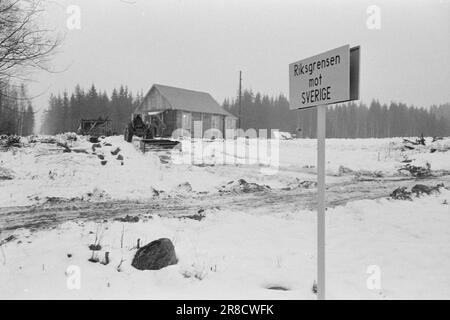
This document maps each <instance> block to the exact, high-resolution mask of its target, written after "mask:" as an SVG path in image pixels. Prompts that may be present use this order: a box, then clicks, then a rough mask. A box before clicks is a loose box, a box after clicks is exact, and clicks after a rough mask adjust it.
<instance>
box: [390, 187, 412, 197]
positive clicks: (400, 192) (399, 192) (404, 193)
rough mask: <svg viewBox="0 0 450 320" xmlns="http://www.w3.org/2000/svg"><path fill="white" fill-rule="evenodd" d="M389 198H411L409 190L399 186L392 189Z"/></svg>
mask: <svg viewBox="0 0 450 320" xmlns="http://www.w3.org/2000/svg"><path fill="white" fill-rule="evenodd" d="M390 196H391V198H393V199H396V200H411V192H410V191H408V190H407V188H406V187H399V188H397V189H395V190H394V191H392V193H391V195H390Z"/></svg>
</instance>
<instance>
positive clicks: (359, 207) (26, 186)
mask: <svg viewBox="0 0 450 320" xmlns="http://www.w3.org/2000/svg"><path fill="white" fill-rule="evenodd" d="M57 139H58V140H59V141H61V142H68V144H69V146H70V147H71V148H72V149H73V150H74V149H77V150H81V149H84V150H86V151H87V152H88V153H75V152H70V153H63V152H62V148H59V147H57V146H56V145H55V144H45V143H40V142H35V143H31V144H29V145H27V146H25V147H23V148H17V149H13V150H10V151H7V152H4V151H3V152H2V151H0V170H2V171H0V174H3V176H4V177H6V176H10V178H12V179H9V180H6V179H3V180H2V179H0V209H1V208H3V209H7V208H8V207H11V206H27V205H36V206H38V205H40V204H42V203H45V202H46V201H48V200H49V198H51V197H61V198H64V199H66V201H68V202H69V203H70V199H73V198H76V201H90V202H96V201H101V202H105V201H111V200H132V201H147V202H149V203H151V201H152V199H155V197H157V198H158V199H161V198H163V199H164V197H167V198H172V197H178V196H180V197H181V198H180V200H179V201H180V202H183V201H184V200H183V199H186V201H187V200H189V199H191V198H195V197H196V196H198V195H200V194H202V195H203V196H205V194H206V195H208V194H211V195H218V196H216V198H220V192H221V190H222V191H223V190H224V189H223V188H224V185H225V186H227V185H228V182H230V181H236V180H237V179H245V180H246V181H248V182H251V183H253V182H254V183H257V184H258V185H268V186H270V187H271V189H270V190H269V191H267V192H266V193H263V194H262V195H261V197H265V196H266V195H267V193H270V192H273V193H275V195H276V196H278V195H279V194H282V193H283V190H286V188H288V187H290V186H292V185H295V184H298V182H299V181H314V180H315V161H316V158H315V157H316V142H315V140H314V139H312V140H309V139H301V140H280V141H279V145H278V146H276V148H278V149H275V150H279V153H278V154H277V156H276V157H275V156H273V155H272V157H271V158H270V161H266V160H267V158H263V159H256V160H260V163H258V162H257V161H254V163H251V164H248V163H247V164H245V163H239V161H240V160H242V158H243V157H244V156H242V153H240V152H238V153H237V154H236V153H233V152H231V153H230V150H233V148H236V149H237V150H239V149H241V150H245V149H246V148H251V147H252V144H258V143H265V142H266V141H262V142H261V141H259V140H256V139H255V140H245V139H241V140H237V141H227V142H226V145H224V144H223V142H221V141H210V142H206V141H203V142H202V141H195V142H194V145H193V146H192V145H190V146H187V145H186V144H188V143H189V142H188V141H183V152H182V153H180V152H179V151H174V152H173V153H172V154H170V155H169V156H170V157H169V158H167V157H166V156H167V154H165V155H164V154H163V155H161V154H159V156H158V155H157V154H155V153H147V154H142V153H141V152H140V151H138V150H137V149H136V148H135V146H133V145H132V144H128V143H125V142H124V141H123V139H122V137H108V138H106V139H104V140H102V141H101V142H100V144H101V147H100V148H96V150H95V151H93V150H92V144H91V143H89V142H88V141H86V140H85V139H83V138H82V137H78V140H77V141H73V142H70V141H67V137H65V136H59V137H57ZM108 144H111V145H108ZM117 147H119V148H120V152H119V153H118V154H120V155H122V156H123V158H124V159H123V160H117V156H118V154H116V155H112V154H111V151H114V150H116V148H117ZM449 147H450V139H448V138H447V139H444V140H440V141H436V142H433V143H432V142H431V139H427V143H426V146H420V147H418V146H416V147H415V148H414V149H413V150H409V149H404V148H403V144H402V139H354V140H351V139H347V140H346V139H328V140H327V174H328V176H327V183H330V184H335V185H337V186H339V185H340V184H341V183H346V184H347V185H349V184H350V185H352V184H354V185H355V188H358V183H359V182H358V181H359V180H358V177H361V175H362V176H363V177H365V178H367V179H369V182H368V183H369V184H370V179H371V178H374V177H376V179H378V180H380V179H381V181H383V179H391V180H392V179H393V178H404V179H412V177H411V176H409V175H408V173H405V172H399V171H398V169H399V168H401V167H402V166H404V165H405V162H402V161H405V160H408V161H410V162H409V164H410V165H417V166H423V165H424V164H426V163H429V164H430V166H431V170H432V174H434V175H435V178H433V179H434V180H433V183H434V184H437V183H439V182H442V181H448V179H447V178H448V175H449V172H450V161H449V160H450V151H448V150H449ZM189 148H192V150H194V151H193V154H192V156H193V158H194V160H195V162H194V163H189V161H187V160H186V159H187V158H188V157H187V156H186V152H187V151H186V150H189ZM402 148H403V149H404V150H402ZM202 149H203V151H202V155H201V154H200V151H199V150H202ZM433 150H434V151H433ZM94 152H95V153H94ZM244 154H245V153H244ZM98 155H102V156H104V160H107V163H106V164H105V165H102V164H101V163H100V161H101V159H99V157H98ZM252 156H253V157H256V158H258V154H257V153H256V156H255V154H254V153H253V154H252V153H251V152H250V157H252ZM244 158H245V157H244ZM168 159H169V160H168ZM200 160H202V161H200ZM224 160H225V161H224ZM254 160H255V159H254ZM276 160H278V161H276ZM122 161H123V165H122ZM224 162H225V163H224ZM267 163H271V164H272V167H271V169H274V170H264V169H267V168H268V167H267ZM441 177H442V179H441ZM443 177H447V178H445V179H444V178H443ZM367 179H366V180H365V181H367ZM186 182H187V183H189V185H190V186H192V190H190V188H189V187H187V184H186ZM366 183H367V182H366ZM378 183H380V181H378ZM417 183H420V181H419V182H417ZM231 186H233V184H231ZM374 188H375V185H374ZM155 190H157V191H158V192H157V193H155ZM343 190H348V189H343ZM161 191H164V192H161ZM290 192H295V190H294V191H290ZM343 192H344V191H343ZM294 196H295V194H294ZM343 196H344V194H343ZM230 197H231V199H236V200H237V199H239V197H240V195H239V194H233V193H231V194H228V195H224V196H223V198H224V199H225V198H230ZM233 197H234V198H233ZM216 198H215V199H216ZM294 199H295V198H294ZM299 199H300V197H299ZM280 201H284V199H283V198H280ZM449 203H450V191H449V190H447V189H441V192H440V193H435V194H432V195H428V196H421V197H414V198H413V200H412V201H404V200H393V199H388V198H387V197H382V198H380V199H375V200H368V199H367V200H358V201H353V202H348V203H346V204H344V205H339V206H336V207H334V208H329V209H328V210H327V220H326V230H327V260H326V265H327V298H330V299H334V298H342V299H361V298H368V299H402V298H406V299H418V298H425V299H429V298H437V299H450V281H449V279H450V245H449V243H450V228H449V226H450V205H449ZM278 206H279V207H278V210H273V208H271V207H264V206H262V207H261V206H260V207H258V206H257V205H256V204H255V205H254V206H253V207H252V204H251V203H249V204H247V205H246V206H245V207H243V208H242V210H239V209H238V208H239V206H234V207H228V208H227V207H223V206H222V207H218V208H209V209H207V210H206V211H205V212H203V214H204V216H205V217H204V218H203V219H201V220H200V221H197V220H193V219H188V218H180V216H177V215H173V216H167V217H166V216H159V215H157V214H152V211H151V210H148V211H146V212H143V213H142V214H140V221H139V222H136V223H129V222H119V221H115V220H114V219H112V218H111V219H106V220H104V221H103V222H99V221H91V220H89V221H85V220H75V221H71V222H66V223H63V224H61V225H58V226H57V227H56V228H52V229H42V228H41V229H39V230H37V231H30V230H28V229H15V230H2V229H3V228H1V227H0V230H2V231H0V240H3V242H2V244H1V246H0V298H3V299H12V298H25V299H27V298H30V299H35V298H39V299H41V298H58V299H78V298H94V299H107V298H123V299H132V298H144V299H196V298H203V299H220V298H224V299H228V298H229V299H260V298H269V299H315V295H314V294H313V292H312V286H313V282H314V280H315V263H316V258H315V252H316V247H315V246H316V243H315V239H316V214H315V212H314V211H311V210H306V209H301V210H300V209H298V207H297V206H295V203H294V205H292V203H291V204H290V205H288V204H287V203H286V204H285V205H284V204H283V203H278ZM299 206H300V203H299ZM280 208H281V209H282V210H279V209H280ZM199 209H200V208H199ZM0 212H1V211H0ZM5 212H7V211H5ZM0 214H1V213H0ZM49 214H50V215H51V211H49ZM0 221H1V220H0ZM122 235H123V236H122ZM96 236H99V237H100V238H101V240H100V242H101V245H102V249H101V251H99V252H97V254H98V257H99V258H100V261H101V260H103V257H104V254H105V252H106V251H108V252H109V254H110V262H109V263H108V264H107V265H104V264H101V263H93V262H89V261H88V259H89V258H91V255H92V252H91V251H90V250H89V248H88V246H89V245H90V244H92V243H94V238H95V237H96ZM162 237H164V238H169V239H171V240H172V241H173V243H174V245H175V251H176V254H177V257H178V260H179V261H178V263H177V264H176V265H173V266H169V267H166V268H163V269H161V270H159V271H139V270H137V269H134V268H133V267H132V266H131V260H132V257H133V255H134V253H135V252H136V249H135V248H134V247H135V245H136V242H137V239H141V243H142V244H146V243H148V242H150V241H152V240H155V239H158V238H162ZM122 238H123V241H122V240H121V239H122ZM6 239H7V241H6ZM122 243H123V245H122ZM122 260H123V261H122ZM121 261H122V263H121ZM119 265H120V268H119V270H118V266H119ZM374 266H375V267H374ZM374 270H376V272H375V274H374V273H373V272H374ZM378 271H379V275H380V277H379V280H380V282H379V283H380V288H373V287H371V286H370V285H369V286H368V285H367V283H368V282H370V281H371V280H373V279H374V278H373V277H374V276H376V274H378V273H377V272H378ZM78 276H79V278H78ZM78 280H79V282H78ZM77 284H79V285H80V287H79V289H78V287H77ZM270 288H272V289H270ZM273 288H275V289H273ZM279 289H284V290H279Z"/></svg>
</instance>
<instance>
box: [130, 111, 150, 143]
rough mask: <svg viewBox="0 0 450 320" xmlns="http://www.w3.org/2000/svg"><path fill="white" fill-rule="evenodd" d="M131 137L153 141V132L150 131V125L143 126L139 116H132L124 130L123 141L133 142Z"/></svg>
mask: <svg viewBox="0 0 450 320" xmlns="http://www.w3.org/2000/svg"><path fill="white" fill-rule="evenodd" d="M133 136H138V137H141V138H143V139H153V130H152V129H151V125H147V124H145V123H144V121H143V120H142V117H141V115H140V114H138V115H136V116H135V115H133V120H131V121H130V122H129V123H128V125H127V127H126V128H125V132H124V139H125V141H127V142H131V141H133Z"/></svg>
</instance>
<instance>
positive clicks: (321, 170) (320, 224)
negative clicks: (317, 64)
mask: <svg viewBox="0 0 450 320" xmlns="http://www.w3.org/2000/svg"><path fill="white" fill-rule="evenodd" d="M326 108H327V107H326V106H325V105H321V106H318V107H317V298H318V299H319V300H324V299H325V134H326V112H327V109H326Z"/></svg>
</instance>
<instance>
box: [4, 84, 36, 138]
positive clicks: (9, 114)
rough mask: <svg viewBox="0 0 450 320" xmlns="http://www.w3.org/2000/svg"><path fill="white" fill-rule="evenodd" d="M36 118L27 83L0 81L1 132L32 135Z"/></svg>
mask: <svg viewBox="0 0 450 320" xmlns="http://www.w3.org/2000/svg"><path fill="white" fill-rule="evenodd" d="M34 118H35V112H34V110H33V105H32V103H31V99H30V97H29V96H28V93H27V90H26V87H25V85H23V84H22V85H20V86H15V85H11V84H6V83H3V84H2V83H1V82H0V134H16V135H20V136H28V135H31V134H33V132H34Z"/></svg>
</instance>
